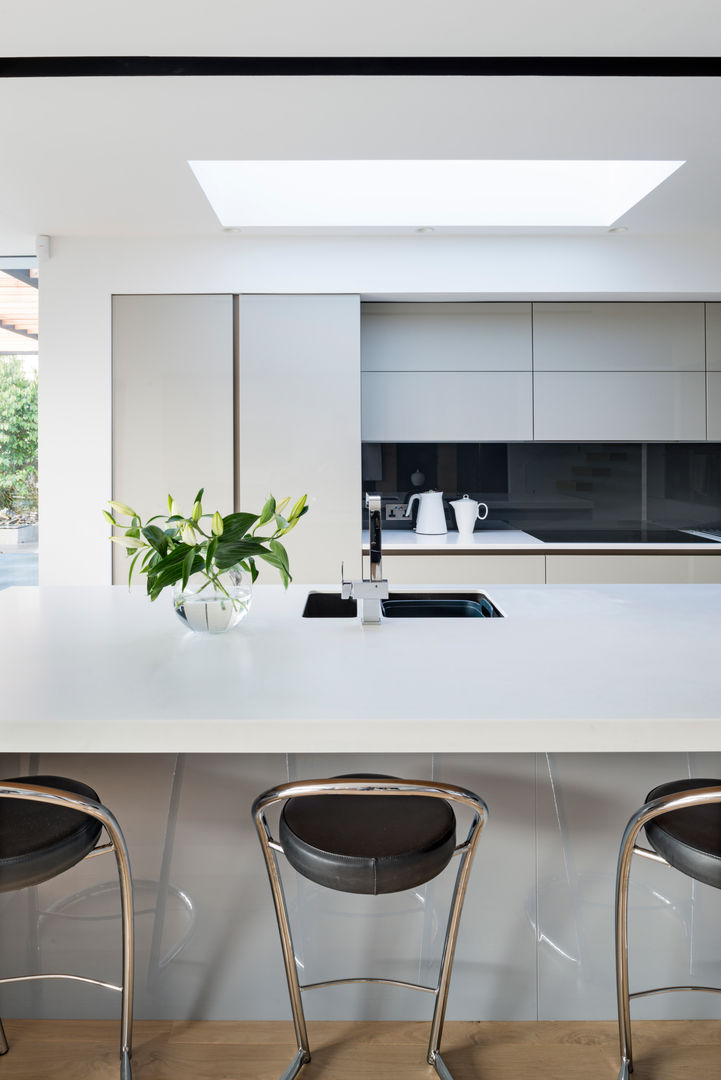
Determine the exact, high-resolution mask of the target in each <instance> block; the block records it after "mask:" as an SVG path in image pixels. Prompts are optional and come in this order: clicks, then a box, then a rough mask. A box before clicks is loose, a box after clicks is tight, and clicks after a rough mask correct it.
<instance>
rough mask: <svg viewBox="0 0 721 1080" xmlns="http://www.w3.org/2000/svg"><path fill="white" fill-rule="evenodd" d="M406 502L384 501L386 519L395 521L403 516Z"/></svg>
mask: <svg viewBox="0 0 721 1080" xmlns="http://www.w3.org/2000/svg"><path fill="white" fill-rule="evenodd" d="M406 505H407V504H406V503H386V521H397V520H398V518H402V517H405V513H406Z"/></svg>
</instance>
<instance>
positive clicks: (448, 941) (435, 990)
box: [252, 778, 488, 1080]
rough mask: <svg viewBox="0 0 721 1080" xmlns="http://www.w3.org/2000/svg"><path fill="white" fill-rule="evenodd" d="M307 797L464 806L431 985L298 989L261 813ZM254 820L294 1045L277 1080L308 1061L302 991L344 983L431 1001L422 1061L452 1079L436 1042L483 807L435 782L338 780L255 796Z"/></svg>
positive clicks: (273, 849)
mask: <svg viewBox="0 0 721 1080" xmlns="http://www.w3.org/2000/svg"><path fill="white" fill-rule="evenodd" d="M311 795H354V796H372V795H425V796H429V797H430V798H436V799H445V800H446V801H447V802H449V803H457V804H460V805H463V806H466V807H468V808H469V809H470V810H471V811H472V812H473V819H472V821H471V825H470V828H469V830H468V835H467V836H466V839H465V840H464V841H463V842H462V843H460V844H456V847H455V850H454V852H453V856H454V857H455V856H456V855H459V856H460V860H459V865H458V872H457V874H456V881H455V886H454V889H453V896H452V899H451V906H450V911H449V915H448V923H447V925H446V934H445V940H444V944H443V952H442V956H441V963H440V969H439V975H438V982H437V984H436V985H435V986H424V985H422V984H420V983H408V982H403V981H401V980H398V979H382V978H369V977H359V978H347V979H329V980H327V981H324V982H317V983H308V984H306V985H302V984H301V983H300V981H299V979H298V969H297V967H296V963H295V952H294V948H293V939H292V935H291V930H290V921H289V918H288V909H287V905H286V902H285V895H284V891H283V884H282V881H281V877H280V868H279V865H278V857H277V852H282V851H283V847H282V845H281V844H280V843H279V842H278V841H277V840H275V839H273V836H272V834H271V831H270V828H269V826H268V823H267V821H266V817H265V812H266V810H268V809H269V808H270V807H272V806H274V805H276V804H277V803H281V802H285V801H286V800H288V799H299V798H304V797H306V796H311ZM252 813H253V819H254V821H255V825H256V829H257V830H258V836H259V838H260V844H261V847H262V849H263V855H264V857H265V863H266V867H267V870H268V877H269V879H270V886H271V892H272V894H273V904H274V906H275V914H276V918H277V920H278V929H279V931H280V940H281V946H282V950H283V962H284V964H285V973H286V978H287V980H288V992H289V994H290V1004H291V1009H292V1013H293V1025H294V1028H295V1035H296V1039H297V1043H298V1052H297V1054H296V1055H295V1057H294V1058H293V1060H292V1061H291V1063H290V1065H289V1066H288V1068H287V1069H286V1071H285V1072H284V1073H283V1075H282V1077H281V1080H293V1077H295V1076H296V1075H297V1074H298V1072H299V1071H300V1070H301V1069H302V1067H303V1066H304V1065H306V1064H307V1063H308V1062H309V1061H310V1059H311V1053H310V1044H309V1041H308V1032H307V1029H306V1022H305V1014H304V1012H303V1002H302V998H301V994H302V993H303V991H305V990H316V989H320V988H321V987H326V986H337V985H340V984H345V983H384V984H386V985H390V986H401V987H404V988H405V989H410V990H420V991H424V992H426V993H431V994H433V995H434V996H435V999H436V1003H435V1008H434V1010H433V1018H432V1020H431V1033H430V1039H429V1043H428V1052H427V1055H426V1060H427V1062H428V1064H429V1065H432V1066H433V1067H434V1069H435V1070H436V1073H437V1074H438V1076H439V1077H440V1078H441V1080H453V1076H452V1074H451V1073H450V1071H449V1069H448V1066H447V1065H446V1064H445V1062H444V1061H443V1058H442V1057H441V1053H440V1044H441V1037H442V1034H443V1021H444V1019H445V1013H446V1005H447V1003H448V991H449V986H450V977H451V969H452V966H453V955H454V952H455V947H456V939H457V937H458V927H459V924H460V918H461V910H462V907H463V899H464V897H465V893H466V887H467V885H468V877H469V874H470V870H471V864H472V862H473V856H474V854H475V850H476V845H477V843H478V840H479V837H480V835H481V830H482V829H483V827H484V825H485V824H486V820H487V818H488V808H487V806H486V804H485V803H484V802H483V800H482V799H480V798H479V797H478V796H477V795H475V794H474V793H473V792H471V791H468V790H466V789H465V788H460V787H456V786H454V785H452V784H441V783H436V782H435V781H428V782H426V781H419V780H400V779H389V780H378V779H363V778H354V779H346V778H338V779H332V780H301V781H297V782H295V783H293V782H291V783H287V784H280V785H278V787H275V788H271V789H269V790H268V791H266V792H264V793H263V794H262V795H259V796H258V798H257V799H256V800H255V802H254V803H253V809H252Z"/></svg>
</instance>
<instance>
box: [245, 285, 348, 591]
mask: <svg viewBox="0 0 721 1080" xmlns="http://www.w3.org/2000/svg"><path fill="white" fill-rule="evenodd" d="M238 354H239V388H238V390H239V426H238V461H237V469H238V479H239V483H240V497H241V503H242V506H243V508H253V507H256V506H258V507H259V506H262V504H263V502H264V500H265V499H266V497H267V495H268V493H269V492H270V491H272V493H273V494H274V495H275V496H276V498H282V497H283V496H285V495H291V496H292V497H293V498H295V497H297V496H298V495H301V494H303V493H304V492H307V493H308V503H309V506H310V511H309V513H308V514H307V515H306V516H305V517H304V518H303V520H302V521H301V522H300V524H299V525H298V527H297V528H296V529H294V530H293V532H291V533H289V534H288V539H287V547H288V553H289V556H290V565H291V570H292V572H293V578H294V580H295V581H297V582H318V583H321V582H331V583H336V584H337V583H339V582H340V570H341V562H344V563H345V566H346V570H347V572H348V575H351V574H352V575H353V576H358V575H359V573H360V561H361V557H360V536H361V454H360V446H361V426H360V380H359V373H360V298H359V297H358V296H342V295H341V296H319V295H313V296H277V295H274V296H241V297H239V311H238ZM267 580H271V578H270V575H268V576H267Z"/></svg>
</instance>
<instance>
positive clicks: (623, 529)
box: [525, 525, 714, 544]
mask: <svg viewBox="0 0 721 1080" xmlns="http://www.w3.org/2000/svg"><path fill="white" fill-rule="evenodd" d="M525 532H527V533H529V535H530V536H535V537H536V539H537V540H542V541H543V542H544V543H546V544H554V543H555V544H712V543H714V541H713V540H712V539H711V538H710V537H703V536H697V535H695V534H694V533H690V532H685V531H684V530H682V529H664V528H663V527H661V526H657V525H640V526H636V527H628V526H623V525H619V526H617V527H614V526H608V527H600V526H599V527H589V526H587V525H577V526H575V527H573V528H569V527H568V526H566V527H564V528H553V527H550V528H545V527H543V528H538V529H536V528H530V529H528V528H527V529H526V530H525Z"/></svg>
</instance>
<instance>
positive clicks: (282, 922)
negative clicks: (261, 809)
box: [256, 816, 310, 1080]
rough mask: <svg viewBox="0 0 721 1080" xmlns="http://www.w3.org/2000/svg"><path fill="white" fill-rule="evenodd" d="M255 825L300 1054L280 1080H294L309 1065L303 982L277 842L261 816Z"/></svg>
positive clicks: (257, 818)
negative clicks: (268, 881)
mask: <svg viewBox="0 0 721 1080" xmlns="http://www.w3.org/2000/svg"><path fill="white" fill-rule="evenodd" d="M261 820H262V823H261ZM256 825H257V828H258V834H259V836H260V842H261V846H262V848H263V854H264V855H265V864H266V867H267V870H268V877H269V879H270V888H271V893H272V896H273V906H274V908H275V917H276V919H277V920H278V931H279V933H280V943H281V948H282V950H283V963H284V965H285V975H286V979H287V981H288V993H289V995H290V1007H291V1012H292V1013H293V1027H294V1028H295V1037H296V1040H297V1043H298V1053H297V1054H296V1056H295V1057H294V1058H293V1060H292V1062H291V1063H290V1065H289V1066H288V1068H287V1069H286V1070H285V1072H284V1073H283V1075H282V1077H281V1080H293V1077H294V1076H296V1075H297V1073H298V1072H299V1071H300V1069H301V1068H302V1067H303V1065H306V1064H307V1063H308V1062H309V1061H310V1044H309V1042H308V1029H307V1027H306V1023H305V1013H304V1012H303V1000H302V997H301V990H300V982H299V981H298V969H297V967H296V965H295V950H294V948H293V937H292V934H291V931H290V920H289V918H288V907H287V905H286V902H285V893H284V891H283V882H282V881H281V877H280V867H279V866H278V857H277V855H276V854H275V850H273V849H274V847H275V841H273V840H272V839H271V836H270V832H269V830H268V826H267V825H266V822H265V818H262V819H261V818H260V816H258V817H256ZM271 845H272V846H271Z"/></svg>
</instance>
